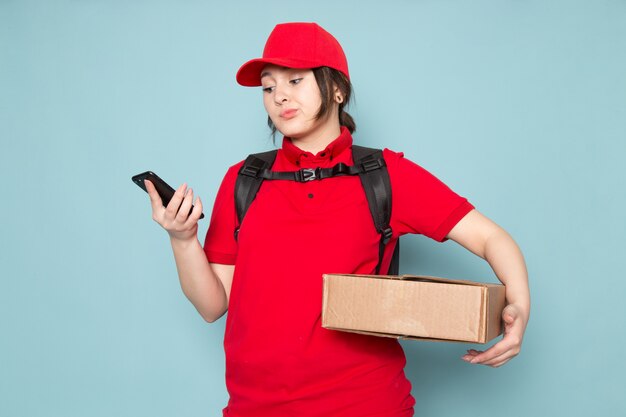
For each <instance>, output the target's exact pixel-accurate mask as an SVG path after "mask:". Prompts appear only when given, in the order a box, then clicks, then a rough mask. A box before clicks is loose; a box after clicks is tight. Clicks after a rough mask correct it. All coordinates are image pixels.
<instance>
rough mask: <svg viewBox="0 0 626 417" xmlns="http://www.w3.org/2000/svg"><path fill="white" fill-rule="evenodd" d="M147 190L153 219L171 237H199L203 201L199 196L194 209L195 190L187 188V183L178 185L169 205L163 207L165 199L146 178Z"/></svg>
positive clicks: (183, 238)
mask: <svg viewBox="0 0 626 417" xmlns="http://www.w3.org/2000/svg"><path fill="white" fill-rule="evenodd" d="M144 184H145V186H146V190H148V195H149V196H150V202H151V204H152V219H153V220H154V221H155V222H157V223H158V224H160V225H161V227H163V228H164V229H165V230H166V231H167V233H169V235H170V238H172V239H178V240H181V241H182V240H190V239H194V238H196V237H197V231H198V219H199V218H200V215H201V214H202V201H200V197H198V198H197V200H196V204H195V205H194V208H193V211H192V212H191V213H189V211H190V210H191V205H192V204H193V190H192V189H191V188H189V189H187V184H183V185H181V186H180V187H178V190H176V192H175V193H174V196H173V197H172V199H171V200H170V202H169V204H168V205H167V207H163V200H161V197H160V196H159V193H158V192H157V190H156V188H154V185H153V184H152V183H151V182H150V181H148V180H144Z"/></svg>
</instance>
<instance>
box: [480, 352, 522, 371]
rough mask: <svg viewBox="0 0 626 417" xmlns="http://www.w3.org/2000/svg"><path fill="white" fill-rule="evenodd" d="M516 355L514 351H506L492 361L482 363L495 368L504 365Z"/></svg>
mask: <svg viewBox="0 0 626 417" xmlns="http://www.w3.org/2000/svg"><path fill="white" fill-rule="evenodd" d="M515 356H516V355H514V354H513V353H512V352H506V353H504V354H502V355H500V356H498V357H497V358H493V359H492V360H490V361H486V362H482V363H481V365H485V366H492V367H494V368H497V367H499V366H502V365H504V364H505V363H507V362H508V361H510V360H511V359H513V358H514V357H515Z"/></svg>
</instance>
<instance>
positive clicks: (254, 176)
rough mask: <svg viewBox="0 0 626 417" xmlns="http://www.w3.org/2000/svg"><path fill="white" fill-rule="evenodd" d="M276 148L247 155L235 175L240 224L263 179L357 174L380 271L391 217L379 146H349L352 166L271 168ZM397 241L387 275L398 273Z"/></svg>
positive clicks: (342, 164) (388, 184) (292, 178)
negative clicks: (374, 236)
mask: <svg viewBox="0 0 626 417" xmlns="http://www.w3.org/2000/svg"><path fill="white" fill-rule="evenodd" d="M276 154H277V151H276V150H274V151H269V152H263V153H257V154H252V155H249V156H248V157H247V158H246V161H245V162H244V164H243V166H242V167H241V169H240V170H239V174H238V175H237V182H236V183H235V206H236V209H237V218H238V220H239V224H241V222H242V220H243V218H244V216H245V215H246V211H247V210H248V207H250V204H252V201H253V200H254V198H255V197H256V194H257V192H258V191H259V188H261V184H262V183H263V180H289V181H298V182H307V181H314V180H323V179H325V178H331V177H335V176H338V175H358V176H359V178H360V179H361V184H362V185H363V188H364V189H365V194H366V196H367V202H368V204H369V208H370V212H371V213H372V219H373V220H374V225H375V226H376V230H377V231H378V233H380V245H379V252H378V265H376V274H379V273H380V267H381V264H382V260H383V253H384V250H385V246H386V245H387V243H388V242H389V239H390V238H391V235H392V231H391V227H390V226H389V220H390V219H391V182H390V181H389V172H388V171H387V165H386V164H385V160H384V159H383V154H382V151H381V150H380V149H372V148H365V147H363V146H356V145H353V146H352V157H353V159H354V165H353V166H349V165H346V164H344V163H343V162H340V163H338V164H337V165H335V166H333V167H331V168H303V169H300V170H299V171H272V170H271V167H272V165H273V164H274V160H275V159H276ZM238 234H239V226H237V228H236V229H235V240H236V239H237V235H238ZM399 254H400V242H396V246H395V249H394V252H393V257H392V259H391V264H390V266H389V270H388V271H387V274H389V275H398V266H399V261H400V259H399Z"/></svg>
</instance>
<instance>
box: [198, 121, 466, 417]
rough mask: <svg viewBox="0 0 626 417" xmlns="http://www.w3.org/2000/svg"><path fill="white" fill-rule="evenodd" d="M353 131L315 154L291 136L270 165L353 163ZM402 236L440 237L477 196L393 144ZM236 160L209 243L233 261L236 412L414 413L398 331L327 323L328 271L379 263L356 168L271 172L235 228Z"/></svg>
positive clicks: (228, 336)
mask: <svg viewBox="0 0 626 417" xmlns="http://www.w3.org/2000/svg"><path fill="white" fill-rule="evenodd" d="M351 145H352V136H351V135H350V132H349V131H348V130H347V129H346V128H344V127H342V130H341V135H340V136H339V137H338V138H337V139H335V140H334V141H333V142H332V143H331V144H329V145H328V147H327V148H326V149H325V150H323V151H321V152H319V153H318V154H317V155H313V154H312V153H310V152H305V151H302V150H301V149H299V148H297V147H296V146H294V145H293V144H292V143H291V141H290V140H289V139H287V138H285V139H283V146H282V149H280V150H279V151H278V155H277V157H276V161H275V163H274V166H273V168H272V169H273V170H276V171H296V170H298V169H300V168H315V167H331V166H333V165H335V164H337V163H339V162H344V163H346V164H349V165H352V164H353V161H352V148H351ZM383 156H384V158H385V161H386V162H387V165H388V170H389V176H390V178H391V187H392V196H393V197H392V198H393V200H392V211H393V212H392V217H391V227H392V228H393V231H394V238H397V237H398V236H401V235H403V234H406V233H420V234H423V235H426V236H429V237H431V238H433V239H435V240H437V241H443V240H444V239H445V236H446V235H447V233H448V232H449V231H450V230H451V229H452V227H454V225H455V224H456V223H457V222H458V221H459V220H460V219H461V218H463V216H465V215H466V214H467V213H468V212H469V211H470V210H471V209H472V208H473V206H472V205H471V204H470V203H469V202H468V201H467V200H466V199H465V198H463V197H460V196H459V195H457V194H456V193H454V192H453V191H452V190H450V189H449V188H448V187H447V186H446V185H445V184H443V183H442V182H441V181H439V180H438V179H437V178H435V177H434V176H433V175H431V174H430V173H428V172H427V171H426V170H424V169H423V168H421V167H419V166H418V165H416V164H414V163H413V162H411V161H409V160H407V159H405V158H404V157H403V154H402V153H396V152H393V151H390V150H388V149H385V150H384V152H383ZM242 164H243V162H240V163H238V164H237V165H234V166H233V167H231V168H230V169H229V170H228V172H227V173H226V176H225V178H224V180H223V182H222V185H221V187H220V189H219V192H218V194H217V197H216V200H215V205H214V208H213V212H212V216H211V223H210V226H209V230H208V232H207V235H206V240H205V245H204V250H205V252H206V255H207V258H208V260H209V262H212V263H220V264H234V265H235V273H234V276H233V283H232V289H231V293H230V303H229V306H228V315H227V319H226V331H225V335H224V350H225V354H226V386H227V389H228V392H229V394H230V400H229V402H228V405H227V406H226V407H225V408H224V410H223V415H224V416H229V417H294V416H297V417H308V416H311V417H313V416H341V417H352V416H354V417H400V416H402V417H405V416H406V417H408V416H412V415H413V405H414V404H415V400H414V399H413V397H412V396H411V392H410V391H411V384H410V382H409V381H408V380H407V378H406V377H405V374H404V365H405V362H406V360H405V356H404V352H403V350H402V347H401V346H400V344H399V343H398V341H397V340H396V339H392V338H384V337H375V336H366V335H360V334H354V333H346V332H340V331H333V330H327V329H324V328H322V326H321V311H322V274H323V273H331V272H336V273H354V274H371V273H374V270H375V268H376V264H377V262H378V244H379V234H378V233H377V232H376V230H375V228H374V223H373V221H372V217H371V214H370V211H369V206H368V204H367V199H366V197H365V192H364V191H363V187H362V185H361V183H360V180H359V178H358V176H342V177H334V178H329V179H324V180H322V181H311V182H306V183H298V182H294V181H265V182H264V183H263V185H262V186H261V189H260V190H259V193H258V194H257V197H256V199H255V200H254V201H253V203H252V205H251V206H250V208H249V210H248V212H247V214H246V216H245V218H244V221H243V223H242V225H241V229H240V232H239V241H238V242H237V241H235V240H234V236H233V232H234V230H235V227H236V225H237V216H236V212H235V204H234V187H235V180H236V177H237V172H238V170H239V168H240V167H241V165H242Z"/></svg>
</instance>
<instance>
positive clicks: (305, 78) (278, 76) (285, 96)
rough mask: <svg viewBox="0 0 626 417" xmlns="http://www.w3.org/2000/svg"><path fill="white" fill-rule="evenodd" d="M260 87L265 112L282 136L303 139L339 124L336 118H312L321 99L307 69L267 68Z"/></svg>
mask: <svg viewBox="0 0 626 417" xmlns="http://www.w3.org/2000/svg"><path fill="white" fill-rule="evenodd" d="M261 84H262V89H263V104H264V105H265V110H266V111H267V114H268V115H269V117H270V119H271V120H272V122H273V123H274V126H276V129H278V130H279V131H280V132H281V133H282V134H283V135H285V136H287V137H290V138H294V139H301V140H306V139H307V138H309V137H311V138H314V137H316V136H321V135H323V134H324V132H325V131H327V130H328V129H329V128H332V127H333V126H334V123H336V124H337V125H338V124H339V121H338V118H332V117H329V118H326V119H323V120H316V119H315V116H316V115H317V113H318V111H319V108H320V105H321V104H322V98H321V94H320V89H319V87H318V85H317V81H316V80H315V75H314V74H313V71H311V70H310V69H295V68H284V67H279V66H276V65H267V66H265V67H264V68H263V70H262V71H261ZM335 113H336V112H332V114H335Z"/></svg>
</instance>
